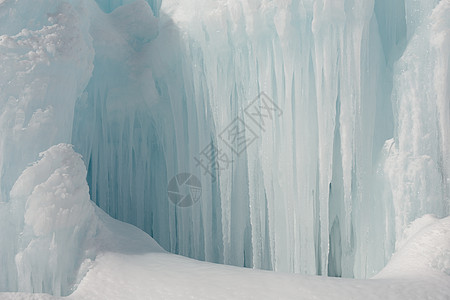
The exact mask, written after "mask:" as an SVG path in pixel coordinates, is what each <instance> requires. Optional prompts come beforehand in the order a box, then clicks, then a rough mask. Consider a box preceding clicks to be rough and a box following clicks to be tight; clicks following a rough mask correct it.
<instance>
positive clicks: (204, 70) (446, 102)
mask: <svg viewBox="0 0 450 300" xmlns="http://www.w3.org/2000/svg"><path fill="white" fill-rule="evenodd" d="M449 15H450V1H449V0H440V1H438V0H400V1H389V0H364V1H355V0H329V1H328V0H315V1H314V0H293V1H282V0H272V1H269V0H242V1H240V0H227V1H214V0H191V1H183V0H163V1H161V0H148V1H144V0H136V1H133V0H109V1H108V0H96V1H93V0H81V1H80V0H79V1H75V0H65V1H62V0H23V1H13V0H3V1H2V0H0V69H1V72H0V261H1V265H2V268H1V269H0V291H15V290H24V291H35V289H34V288H33V286H32V285H27V286H20V285H19V283H18V282H19V281H18V280H19V279H18V278H19V277H20V276H27V274H25V275H24V274H23V272H26V270H25V271H23V270H22V269H20V259H18V257H19V258H20V257H22V256H21V255H23V251H25V250H24V249H33V247H28V248H27V246H28V243H29V244H30V245H31V244H32V243H38V242H39V241H40V239H39V234H37V233H32V232H31V231H27V234H29V236H27V237H26V239H23V237H21V236H20V233H21V232H22V230H24V229H23V226H24V223H23V222H24V221H23V219H24V218H25V220H27V215H26V212H25V210H26V209H25V208H24V207H25V206H26V207H28V209H30V207H33V206H32V205H33V203H34V202H33V201H35V200H34V199H35V198H34V197H33V195H37V194H36V193H38V192H39V189H38V186H39V185H41V184H42V182H43V181H39V182H34V181H33V182H31V183H30V182H29V184H34V185H36V188H35V189H34V191H33V190H30V191H18V189H17V186H18V184H19V183H20V182H21V180H22V181H23V180H24V179H23V178H24V176H25V175H26V172H25V173H24V174H25V175H24V174H23V175H22V176H20V174H22V172H23V171H24V170H25V169H26V167H27V166H29V165H30V164H32V163H33V162H34V161H36V160H37V159H38V157H39V153H41V152H43V151H45V150H47V149H49V148H50V147H52V146H53V145H56V144H59V143H71V144H73V148H74V150H75V151H76V152H78V153H79V154H81V156H82V158H83V160H84V163H85V166H86V169H87V177H86V179H87V182H88V184H89V188H90V197H91V200H92V201H93V202H95V203H96V204H97V205H98V206H99V207H100V208H102V209H103V210H104V211H105V212H107V213H108V214H109V215H111V216H112V217H114V218H117V219H119V220H123V221H125V222H128V223H131V224H133V225H136V226H137V227H139V228H141V229H143V230H144V231H146V232H147V233H149V234H150V235H151V236H152V237H154V238H155V240H156V241H157V242H158V243H159V244H160V245H161V246H162V247H163V248H165V249H166V250H168V251H170V252H173V253H178V254H181V255H185V256H189V257H192V258H196V259H200V260H206V261H211V262H218V263H225V264H231V265H236V266H245V267H253V268H261V269H269V270H276V271H288V272H296V273H304V274H319V275H330V276H342V277H356V278H368V277H372V276H373V275H375V274H376V273H377V272H378V271H380V270H381V269H382V268H383V267H384V266H385V265H386V264H387V262H388V261H389V259H390V258H391V255H392V253H393V251H394V250H395V247H396V243H399V242H400V241H401V240H402V237H403V234H404V231H405V229H406V228H407V227H408V225H409V224H410V223H411V222H413V221H414V220H416V219H418V218H420V217H422V216H423V215H425V214H434V215H436V216H437V217H445V216H448V215H449V213H450V211H449V210H450V208H449V204H450V74H449V71H450V61H449V58H450V51H449V49H450V19H449V18H448V16H449ZM11 16H13V17H11ZM61 147H62V146H61ZM51 149H53V151H56V150H54V149H55V148H51ZM49 151H50V153H53V152H52V150H49ZM67 151H69V150H67ZM63 152H64V151H63ZM69 152H70V151H69ZM46 153H47V152H46ZM64 153H66V154H64V155H68V154H67V152H64ZM48 155H49V154H48ZM71 155H72V154H71ZM73 155H75V154H73ZM44 157H45V156H44ZM62 164H63V165H64V163H62ZM78 167H79V166H78V165H77V168H78ZM50 171H51V170H47V171H45V172H47V173H48V172H50ZM53 171H54V170H53ZM53 171H52V172H53ZM29 172H30V171H29ZM47 173H45V174H47ZM69 173H70V172H69ZM180 173H189V174H192V175H194V176H195V177H197V178H198V179H199V180H200V182H201V196H200V197H199V198H198V199H196V201H195V203H194V204H193V205H191V206H188V207H181V206H180V205H175V204H174V203H173V202H171V201H169V199H168V191H167V189H168V184H169V181H170V180H171V179H172V178H173V177H174V176H176V175H177V174H180ZM70 174H71V173H70ZM77 174H78V175H79V173H77ZM78 175H77V176H78ZM19 176H20V178H19ZM71 176H72V175H71ZM18 178H19V180H18ZM77 178H78V177H77ZM78 179H79V178H78ZM78 179H77V180H78ZM39 180H46V178H43V179H39ZM77 182H78V181H77ZM80 185H81V183H80ZM13 187H14V188H13ZM18 193H19V194H20V195H21V198H20V201H21V202H20V203H21V204H20V205H21V208H20V209H19V210H13V208H12V207H13V206H14V205H15V204H14V203H16V202H17V201H19V200H17V199H18V198H17V195H18ZM85 198H86V197H84V196H83V199H85ZM26 203H28V204H26ZM80 205H81V204H80ZM83 205H84V204H83ZM86 205H87V204H86ZM24 209H25V210H24ZM11 212H13V213H11ZM86 218H87V216H86ZM30 222H31V221H30ZM82 229H83V228H82ZM83 230H88V229H86V228H85V229H83ZM33 234H34V235H33ZM46 238H49V237H48V236H47V237H46ZM77 238H78V236H74V239H77ZM32 241H35V242H32ZM71 241H73V240H71ZM30 251H31V250H30ZM36 251H37V250H36ZM21 253H22V254H21ZM28 254H29V253H28ZM29 255H30V257H33V256H32V255H31V254H29ZM77 255H78V254H77ZM25 258H26V257H25ZM25 258H24V259H25ZM77 263H81V262H79V261H77ZM4 266H6V267H4ZM71 268H72V269H70V268H69V269H70V270H72V271H73V272H75V271H76V270H77V266H71ZM17 270H19V271H20V270H22V271H23V272H22V271H20V272H22V273H20V272H19V273H18V271H17ZM52 276H53V275H52ZM55 276H58V275H55ZM44 277H45V276H44ZM55 280H56V279H55ZM58 280H59V281H58ZM58 280H56V281H52V283H51V284H49V283H48V282H49V281H48V278H44V279H42V281H43V282H47V285H48V286H47V287H46V288H45V289H44V290H45V291H47V292H54V293H59V294H61V293H62V294H65V293H67V291H68V289H69V288H70V280H71V279H67V278H65V279H64V280H66V281H62V283H61V282H60V279H58ZM73 282H74V280H72V283H73ZM50 286H51V287H50ZM35 287H36V286H35ZM61 288H62V291H61V290H60V289H61ZM38 290H39V288H38Z"/></svg>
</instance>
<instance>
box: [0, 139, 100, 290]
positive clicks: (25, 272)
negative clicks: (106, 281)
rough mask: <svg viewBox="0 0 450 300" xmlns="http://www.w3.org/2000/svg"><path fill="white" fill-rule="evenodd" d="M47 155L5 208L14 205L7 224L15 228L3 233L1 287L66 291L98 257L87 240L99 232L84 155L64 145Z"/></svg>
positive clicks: (16, 188) (25, 176)
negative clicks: (86, 261) (89, 260)
mask: <svg viewBox="0 0 450 300" xmlns="http://www.w3.org/2000/svg"><path fill="white" fill-rule="evenodd" d="M41 156H42V157H41V159H40V160H39V162H37V163H35V164H33V165H32V166H30V167H28V168H27V169H26V170H25V171H24V172H23V173H22V175H20V177H19V178H18V179H17V181H16V183H15V184H14V186H13V188H12V190H11V199H10V202H8V203H7V204H6V205H5V206H3V207H2V209H4V208H6V207H7V208H8V211H9V214H8V215H5V216H2V217H3V218H2V222H5V221H6V224H8V225H9V228H7V229H8V230H4V231H2V232H1V237H2V244H1V249H0V251H1V252H0V253H2V260H3V261H4V264H3V266H2V286H1V289H6V290H8V289H9V290H14V289H17V290H18V291H25V292H45V293H51V294H54V295H61V294H62V295H64V294H67V293H68V292H69V291H70V288H72V286H73V284H74V283H75V281H76V279H77V278H76V275H77V273H78V270H79V267H80V265H81V263H82V261H83V260H84V259H87V258H93V257H89V256H90V255H91V254H90V253H89V251H88V249H89V248H90V247H91V245H87V244H86V243H87V242H88V241H90V240H91V239H92V237H93V236H94V235H95V234H96V219H95V218H94V205H93V204H92V202H91V201H90V197H89V187H88V185H87V182H86V167H85V166H84V163H83V160H82V159H81V157H80V155H79V154H76V153H75V152H73V150H72V148H71V147H70V146H68V145H66V144H59V145H57V146H53V147H51V148H50V149H49V150H47V151H45V152H43V153H41ZM3 212H4V211H3ZM5 284H7V285H8V286H3V285H5Z"/></svg>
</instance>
